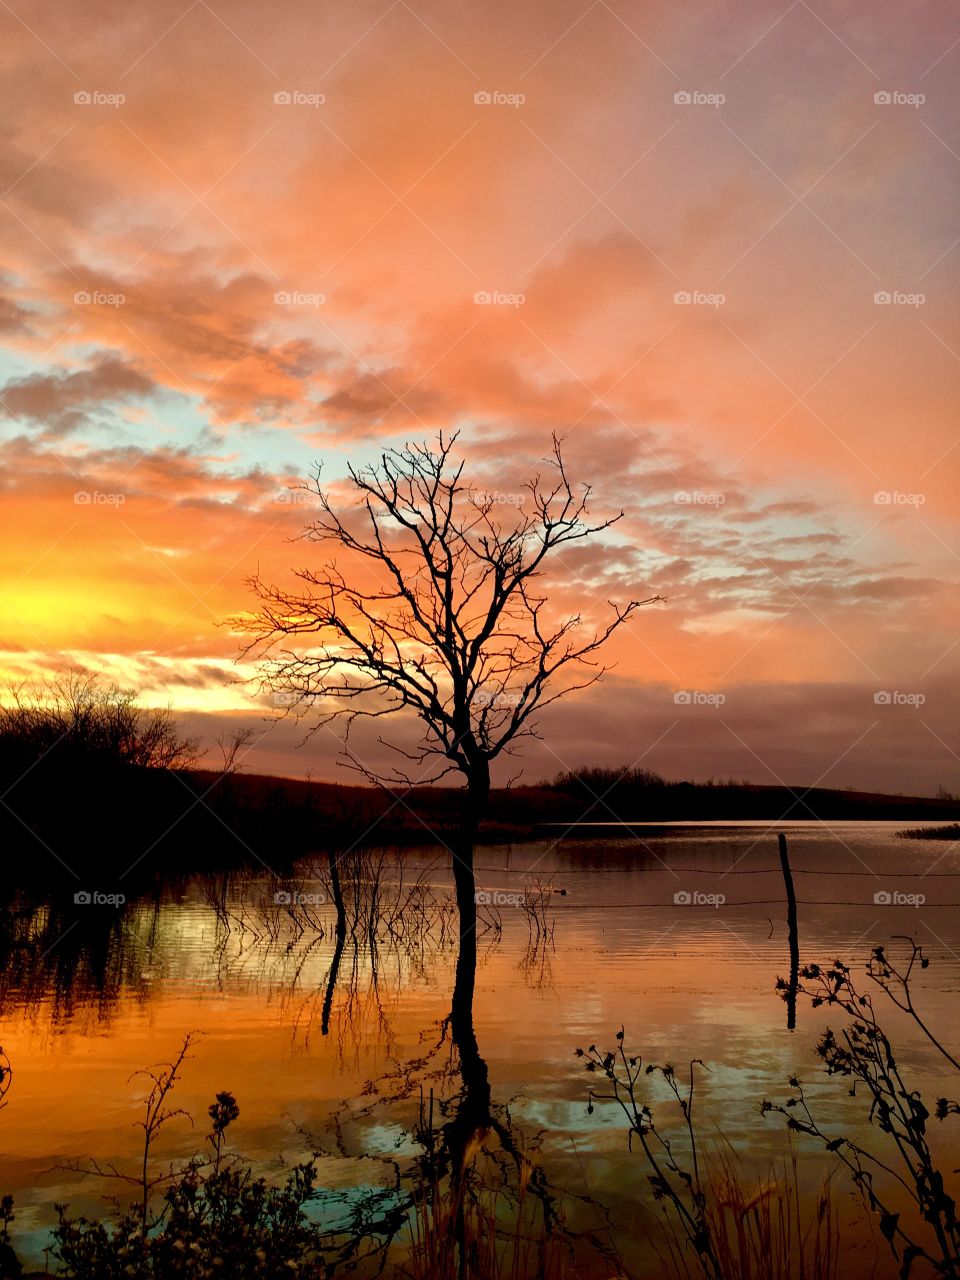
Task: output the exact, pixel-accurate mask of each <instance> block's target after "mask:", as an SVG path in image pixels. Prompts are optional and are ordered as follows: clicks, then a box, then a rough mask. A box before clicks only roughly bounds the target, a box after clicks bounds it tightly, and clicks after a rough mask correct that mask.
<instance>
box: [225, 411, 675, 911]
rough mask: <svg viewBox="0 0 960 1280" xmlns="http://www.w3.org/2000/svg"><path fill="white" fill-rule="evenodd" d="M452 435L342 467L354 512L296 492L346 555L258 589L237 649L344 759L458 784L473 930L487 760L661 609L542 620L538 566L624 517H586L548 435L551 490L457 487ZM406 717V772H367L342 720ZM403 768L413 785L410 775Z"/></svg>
mask: <svg viewBox="0 0 960 1280" xmlns="http://www.w3.org/2000/svg"><path fill="white" fill-rule="evenodd" d="M456 439H457V436H456V434H454V435H451V436H450V437H447V438H445V437H444V436H443V435H442V434H441V435H440V436H439V437H438V439H437V441H436V443H435V444H434V445H430V444H427V443H423V444H416V443H415V444H407V445H405V446H403V447H402V448H398V449H388V450H386V451H384V452H383V453H382V454H381V456H380V459H379V461H378V462H377V463H376V464H373V465H370V466H364V467H354V466H351V467H350V468H349V470H348V477H349V484H350V486H351V488H352V491H353V496H354V498H355V503H354V506H353V508H352V509H347V510H346V511H343V512H338V511H336V510H335V509H334V506H333V502H332V499H331V497H330V495H329V494H328V493H327V492H326V491H325V490H324V489H323V488H322V486H321V483H320V472H319V469H318V471H317V473H316V474H315V476H314V477H313V481H312V483H311V485H309V486H307V488H308V489H309V490H310V491H311V492H312V493H315V495H316V499H317V501H318V506H319V516H318V518H317V519H316V520H314V522H313V523H312V524H310V525H308V526H307V528H306V530H305V531H304V533H303V535H302V537H303V539H305V540H306V541H309V542H314V543H319V544H332V545H333V546H334V547H335V548H336V550H337V552H338V553H339V554H340V555H341V557H344V556H345V557H346V560H344V559H341V560H340V561H336V560H330V561H328V562H327V563H326V564H324V565H323V566H322V567H321V568H319V569H310V568H301V569H299V570H297V571H296V576H297V577H298V578H299V579H300V582H301V583H302V584H303V586H302V588H301V589H297V590H293V591H291V590H287V589H285V588H283V587H280V586H276V585H272V584H269V583H266V582H264V581H263V580H262V579H261V578H260V577H259V576H256V577H254V578H252V579H251V580H250V586H251V587H252V589H253V591H254V593H255V594H256V596H257V598H258V602H259V610H258V611H257V612H256V613H254V614H252V615H246V616H244V617H242V618H238V619H235V622H236V623H237V625H238V626H240V627H241V629H243V630H244V631H245V632H247V633H248V634H249V635H251V639H250V640H249V642H248V643H247V644H246V645H245V647H244V650H243V652H244V655H245V656H247V657H250V656H255V657H257V658H258V659H259V662H260V671H261V675H262V680H263V683H264V685H265V687H267V688H270V689H271V690H273V691H274V694H275V695H277V694H279V695H280V696H279V698H278V699H277V700H278V701H280V702H281V703H284V704H287V705H289V706H290V707H292V708H294V709H295V711H296V713H297V714H302V713H303V712H304V711H306V710H311V711H315V712H316V717H317V718H316V721H315V723H314V725H313V730H314V731H315V730H316V729H317V728H319V727H320V726H322V725H326V724H329V723H330V722H331V721H333V720H335V719H340V720H342V721H343V722H344V726H345V727H344V755H345V758H346V760H347V761H348V762H349V763H350V764H352V765H353V767H355V768H357V769H359V770H360V771H361V772H362V773H363V774H364V775H365V776H367V777H368V779H370V780H371V781H375V782H379V783H383V784H388V785H390V784H393V785H396V784H402V785H405V786H410V785H413V783H414V782H424V783H425V782H435V781H437V780H438V779H439V778H441V777H443V776H445V775H446V774H448V773H450V772H452V771H457V770H458V771H459V772H460V773H461V774H462V775H463V777H464V780H465V783H466V786H465V803H464V812H463V821H462V826H461V829H460V831H459V834H458V836H457V838H456V840H455V842H454V843H455V847H454V848H453V849H452V853H453V871H454V879H455V883H456V892H457V904H458V907H459V910H460V921H461V930H462V931H463V932H468V931H470V930H472V929H473V928H474V926H475V923H476V905H475V902H474V888H475V886H474V875H473V846H474V842H475V837H476V832H477V826H478V823H479V821H480V818H481V816H482V814H483V812H484V810H485V807H486V804H487V800H488V797H489V792H490V765H491V762H492V761H493V760H495V759H496V758H497V757H498V756H500V755H501V754H504V753H509V752H510V751H512V750H513V749H514V748H515V747H516V745H517V744H518V742H520V740H522V739H523V738H524V737H530V736H536V733H537V730H536V725H535V720H534V717H535V713H536V712H539V711H541V710H543V708H544V707H547V706H549V705H550V704H551V703H553V702H555V701H557V700H558V699H559V698H562V697H565V696H567V695H568V694H570V693H573V692H575V691H576V690H580V689H584V688H586V687H588V686H589V685H591V684H593V683H594V682H595V681H597V680H598V679H599V678H600V677H601V676H602V675H603V673H604V671H605V670H606V668H605V667H603V666H601V665H599V663H598V661H597V660H596V655H597V653H598V651H599V650H600V648H601V647H602V646H603V644H604V643H605V642H606V641H607V640H608V639H609V638H610V636H611V635H612V634H613V632H614V631H616V630H617V628H618V627H620V626H622V625H623V624H624V623H625V622H626V621H627V619H628V618H630V616H631V615H632V614H633V613H634V612H635V611H636V610H637V609H639V608H640V607H641V606H642V605H645V604H652V603H654V602H655V601H656V600H659V599H660V597H657V596H654V597H651V598H649V599H646V600H630V601H628V602H627V603H626V604H622V605H617V604H614V603H612V602H609V603H610V609H611V611H612V612H611V616H610V617H609V620H608V621H606V622H605V623H604V624H601V625H600V626H598V627H597V628H595V629H590V630H588V631H587V632H586V634H585V633H584V629H583V625H582V619H581V617H580V615H579V614H576V615H573V616H570V617H555V616H553V615H552V614H551V611H550V609H549V607H548V601H547V597H546V596H545V595H544V594H543V593H542V592H541V591H540V590H538V578H539V577H540V575H541V572H542V569H543V566H544V562H545V561H546V560H547V558H548V557H549V556H551V554H552V553H556V552H557V551H559V549H560V548H562V547H564V546H566V545H567V544H569V543H574V542H581V541H583V540H584V539H586V538H589V537H592V536H593V535H596V534H601V533H602V532H603V531H604V530H606V529H609V528H610V526H611V525H614V524H616V523H617V521H618V520H620V519H621V517H622V515H623V512H620V513H619V514H617V515H615V516H613V517H611V518H608V519H603V520H598V521H596V522H591V521H590V519H589V518H588V514H587V502H588V499H589V496H590V487H589V486H588V485H581V486H578V487H577V489H576V490H575V489H574V486H573V485H572V484H571V482H570V480H569V478H568V476H567V472H566V469H565V467H564V461H563V456H562V453H561V448H560V442H559V440H558V439H557V437H556V436H554V437H553V448H552V455H551V457H550V459H549V460H548V466H549V468H550V472H551V475H550V479H549V481H548V482H547V483H543V482H541V478H540V476H539V475H536V476H534V477H533V478H531V479H530V480H528V481H526V482H525V483H524V484H523V485H522V487H521V491H519V492H518V493H517V494H515V495H512V498H513V501H512V502H511V503H509V504H508V503H504V502H498V501H497V496H498V495H492V494H487V493H483V492H479V491H478V490H477V489H476V488H475V487H474V485H472V484H471V483H470V482H469V481H468V480H467V479H466V477H465V475H464V463H463V461H462V460H457V459H456V458H455V457H454V454H453V450H454V445H455V443H456ZM297 642H300V643H299V645H298V644H297ZM404 712H406V713H409V714H412V715H413V716H414V717H416V718H417V719H418V720H419V721H420V722H421V723H422V729H423V738H422V742H421V743H420V745H419V746H418V747H417V748H416V749H415V750H413V751H410V750H406V749H404V748H402V747H400V746H399V745H398V744H396V743H393V744H391V743H384V745H386V746H391V747H392V748H393V750H395V751H396V752H397V753H398V754H399V755H400V756H401V757H402V758H403V763H402V764H401V765H400V766H398V768H397V769H394V770H389V771H387V772H378V771H376V770H373V769H371V768H369V767H368V766H367V765H366V764H365V763H364V762H363V761H361V760H360V759H359V758H358V757H357V755H356V753H355V752H354V751H353V750H352V749H351V746H350V730H351V727H352V726H353V724H354V722H355V721H356V720H357V719H358V718H360V717H372V718H381V717H386V716H390V715H396V714H397V713H404ZM383 741H384V740H383V739H382V738H381V742H383ZM425 766H426V767H425ZM412 767H415V768H418V769H422V770H424V774H423V776H421V777H412V776H411V772H410V770H411V768H412Z"/></svg>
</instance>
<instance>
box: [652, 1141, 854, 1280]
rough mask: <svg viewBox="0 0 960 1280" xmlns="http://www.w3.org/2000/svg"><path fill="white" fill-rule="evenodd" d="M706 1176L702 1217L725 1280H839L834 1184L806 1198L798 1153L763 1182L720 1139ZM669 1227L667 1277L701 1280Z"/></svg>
mask: <svg viewBox="0 0 960 1280" xmlns="http://www.w3.org/2000/svg"><path fill="white" fill-rule="evenodd" d="M705 1173H706V1177H705V1188H704V1189H705V1191H706V1196H707V1203H706V1206H705V1217H706V1221H707V1225H708V1227H709V1230H710V1237H711V1241H712V1245H713V1252H714V1255H715V1257H716V1260H717V1262H718V1264H719V1267H720V1272H721V1275H722V1277H723V1280H836V1277H837V1276H838V1274H839V1257H838V1255H839V1246H840V1226H839V1223H838V1221H837V1215H836V1210H835V1207H834V1204H833V1199H832V1195H831V1189H830V1182H829V1179H827V1180H825V1181H824V1182H823V1184H822V1185H821V1186H820V1189H819V1190H818V1192H817V1194H816V1196H815V1197H810V1196H809V1194H808V1193H806V1192H804V1191H802V1190H801V1187H800V1178H799V1171H798V1167H797V1158H796V1154H795V1153H794V1152H791V1153H790V1155H789V1157H785V1158H784V1159H783V1160H782V1161H780V1162H779V1163H777V1164H771V1166H770V1168H769V1170H768V1172H767V1175H766V1176H765V1177H760V1178H757V1177H751V1176H750V1175H749V1174H748V1173H747V1171H746V1170H745V1168H744V1164H743V1161H742V1159H741V1157H740V1156H739V1155H738V1154H737V1152H736V1150H735V1149H734V1148H733V1146H732V1145H731V1144H730V1143H729V1142H728V1141H727V1140H726V1139H725V1138H722V1137H721V1138H720V1139H719V1140H718V1145H717V1148H716V1151H715V1153H714V1154H713V1156H712V1157H711V1158H709V1159H708V1163H707V1168H706V1171H705ZM667 1222H668V1226H667V1228H666V1230H667V1236H668V1240H667V1258H666V1259H665V1261H666V1263H667V1275H668V1276H669V1277H671V1280H691V1278H692V1277H700V1276H702V1275H704V1274H705V1269H704V1268H703V1267H702V1266H701V1263H700V1260H699V1258H698V1257H697V1255H696V1254H695V1253H694V1252H693V1251H692V1250H691V1249H690V1248H689V1246H688V1245H687V1242H686V1240H685V1239H683V1238H682V1237H681V1235H680V1233H679V1232H678V1231H676V1230H675V1229H674V1227H673V1222H672V1219H668V1220H667ZM707 1274H711V1273H709V1272H708V1273H707Z"/></svg>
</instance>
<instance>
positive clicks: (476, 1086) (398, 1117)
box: [311, 934, 621, 1280]
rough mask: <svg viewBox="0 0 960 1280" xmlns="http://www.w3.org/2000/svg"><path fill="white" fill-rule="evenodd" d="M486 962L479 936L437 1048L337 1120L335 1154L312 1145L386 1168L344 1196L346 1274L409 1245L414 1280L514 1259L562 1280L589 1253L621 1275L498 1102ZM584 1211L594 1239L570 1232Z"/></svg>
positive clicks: (600, 1215) (584, 1199)
mask: <svg viewBox="0 0 960 1280" xmlns="http://www.w3.org/2000/svg"><path fill="white" fill-rule="evenodd" d="M541 944H542V939H541V940H540V941H538V942H536V943H535V944H534V945H535V947H536V948H539V947H540V946H541ZM477 958H478V947H477V941H476V936H475V934H474V935H468V936H466V937H464V938H462V939H461V940H460V946H459V951H458V955H457V964H456V978H455V982H454V989H453V994H452V999H451V1007H450V1013H449V1015H448V1016H447V1017H446V1018H445V1019H444V1020H443V1022H442V1023H441V1024H440V1026H439V1028H438V1035H437V1038H436V1039H435V1041H433V1042H430V1043H427V1042H426V1040H425V1041H424V1043H425V1046H426V1047H425V1049H424V1052H423V1053H422V1054H421V1055H420V1056H419V1057H418V1058H415V1059H413V1060H408V1061H406V1062H404V1063H402V1064H399V1065H398V1066H397V1067H396V1068H395V1069H394V1070H393V1071H392V1072H390V1073H388V1074H386V1075H384V1076H382V1077H381V1078H380V1079H379V1080H378V1081H376V1082H371V1083H368V1084H367V1086H366V1088H365V1089H364V1091H363V1094H362V1095H361V1097H360V1099H358V1100H357V1101H356V1102H355V1103H345V1104H343V1106H342V1107H341V1108H339V1109H338V1110H337V1111H336V1112H335V1113H334V1114H333V1116H332V1117H331V1118H330V1122H329V1133H330V1135H331V1136H332V1145H331V1143H330V1142H328V1143H326V1144H325V1143H324V1142H322V1141H321V1142H317V1140H316V1138H315V1137H314V1138H311V1141H313V1143H314V1146H315V1147H316V1148H317V1149H318V1150H320V1151H325V1153H326V1154H329V1155H332V1156H336V1157H339V1158H340V1159H346V1160H350V1161H352V1162H356V1163H357V1164H358V1165H360V1162H363V1163H364V1164H366V1165H368V1166H371V1167H374V1168H376V1169H377V1170H378V1172H379V1173H380V1174H381V1184H382V1183H383V1182H384V1181H385V1182H386V1185H381V1186H380V1187H379V1188H376V1187H373V1188H369V1189H368V1190H367V1191H365V1192H354V1193H353V1194H352V1195H347V1196H345V1203H346V1204H347V1205H348V1206H349V1208H350V1211H351V1213H350V1217H351V1228H350V1230H348V1231H347V1232H346V1233H345V1234H344V1236H343V1237H342V1242H341V1244H340V1253H339V1262H340V1263H341V1264H347V1265H350V1266H355V1267H358V1268H359V1269H361V1270H367V1269H368V1267H369V1266H370V1265H371V1263H373V1262H375V1263H376V1265H377V1268H378V1269H379V1268H381V1267H383V1266H384V1265H385V1263H386V1260H387V1255H388V1252H389V1251H390V1250H391V1248H393V1247H394V1246H395V1245H396V1244H397V1242H398V1241H404V1242H405V1247H408V1248H410V1249H411V1251H412V1254H413V1255H414V1259H415V1260H416V1258H417V1257H419V1263H418V1264H417V1265H415V1266H414V1268H413V1270H414V1273H415V1274H422V1273H429V1274H430V1275H434V1276H439V1277H446V1276H450V1277H460V1278H461V1280H467V1278H470V1280H474V1278H476V1280H479V1278H480V1277H486V1276H488V1275H492V1274H494V1269H495V1268H496V1271H497V1273H498V1274H499V1264H498V1263H497V1262H496V1261H495V1259H494V1256H493V1255H494V1252H498V1253H500V1254H501V1256H503V1251H504V1250H506V1251H507V1254H509V1256H510V1258H511V1259H512V1261H511V1263H510V1264H509V1265H508V1266H507V1267H506V1268H505V1269H504V1274H510V1275H520V1274H524V1275H529V1276H531V1277H533V1276H551V1275H554V1274H559V1273H560V1272H561V1270H562V1269H563V1264H564V1263H565V1262H566V1263H569V1261H570V1260H571V1259H572V1258H573V1256H574V1248H575V1246H576V1244H577V1242H578V1241H583V1242H585V1243H586V1244H587V1245H588V1246H589V1247H590V1248H591V1249H592V1250H595V1251H596V1252H597V1253H599V1254H600V1255H601V1256H602V1257H603V1258H604V1260H605V1262H606V1264H608V1265H609V1267H610V1269H611V1274H619V1273H620V1271H621V1268H620V1262H619V1259H618V1257H617V1256H616V1251H615V1249H614V1248H613V1247H612V1246H611V1244H610V1242H609V1235H608V1228H609V1222H608V1219H607V1216H606V1214H605V1213H604V1211H603V1210H602V1209H601V1207H600V1206H598V1205H596V1204H595V1202H593V1201H592V1200H591V1199H590V1198H589V1197H588V1196H585V1195H574V1194H573V1193H571V1192H569V1191H566V1190H563V1191H561V1189H560V1188H558V1187H556V1186H554V1185H552V1184H551V1182H550V1180H549V1179H548V1177H547V1174H546V1171H545V1169H544V1166H543V1164H542V1163H541V1162H540V1159H539V1152H540V1146H541V1142H542V1138H543V1134H541V1133H526V1132H524V1131H523V1129H521V1128H520V1126H519V1125H518V1124H517V1122H516V1121H515V1119H514V1117H513V1115H512V1113H511V1103H510V1101H509V1100H508V1101H507V1102H495V1101H494V1099H493V1096H492V1090H491V1085H490V1079H489V1071H488V1068H487V1063H486V1061H485V1059H484V1058H483V1056H482V1054H481V1053H480V1048H479V1044H478V1041H477V1035H476V1030H475V1026H474V1019H473V1001H474V991H475V987H476V975H477ZM384 1133H387V1134H390V1133H392V1134H393V1138H392V1147H393V1150H392V1151H384V1150H383V1146H384ZM361 1176H362V1175H361ZM575 1201H576V1202H579V1203H580V1204H581V1205H586V1206H588V1207H589V1208H590V1209H591V1210H593V1211H594V1212H595V1221H596V1226H595V1228H594V1229H592V1230H587V1231H579V1232H576V1233H575V1232H574V1231H572V1230H571V1229H569V1228H568V1227H567V1226H566V1223H565V1213H564V1206H565V1205H569V1204H570V1203H572V1202H575ZM344 1241H345V1243H344Z"/></svg>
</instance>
